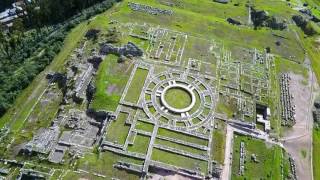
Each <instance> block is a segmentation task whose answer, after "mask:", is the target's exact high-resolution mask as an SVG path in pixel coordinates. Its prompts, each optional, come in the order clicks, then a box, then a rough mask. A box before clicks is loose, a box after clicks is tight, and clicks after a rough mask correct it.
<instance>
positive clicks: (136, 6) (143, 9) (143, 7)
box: [128, 2, 173, 15]
mask: <svg viewBox="0 0 320 180" xmlns="http://www.w3.org/2000/svg"><path fill="white" fill-rule="evenodd" d="M128 5H129V7H130V8H131V9H132V10H133V11H141V12H145V13H148V14H152V15H159V14H163V15H172V14H173V11H172V10H163V9H159V8H155V7H151V6H147V5H143V4H139V3H133V2H129V3H128Z"/></svg>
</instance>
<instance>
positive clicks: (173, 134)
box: [158, 128, 208, 146]
mask: <svg viewBox="0 0 320 180" xmlns="http://www.w3.org/2000/svg"><path fill="white" fill-rule="evenodd" d="M158 135H161V136H166V137H171V138H176V139H179V140H182V141H186V142H190V143H194V144H199V145H204V146H207V145H208V141H207V140H204V139H200V138H197V137H194V136H190V135H187V134H183V133H180V132H174V131H171V130H167V129H163V128H159V129H158Z"/></svg>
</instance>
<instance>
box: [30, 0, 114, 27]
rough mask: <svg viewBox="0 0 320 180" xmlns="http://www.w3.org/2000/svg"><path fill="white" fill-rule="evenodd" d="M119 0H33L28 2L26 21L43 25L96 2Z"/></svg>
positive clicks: (70, 15)
mask: <svg viewBox="0 0 320 180" xmlns="http://www.w3.org/2000/svg"><path fill="white" fill-rule="evenodd" d="M114 1H117V0H32V1H31V3H26V4H27V7H26V9H27V12H28V15H27V16H26V19H25V23H26V24H27V25H31V26H35V25H36V26H42V25H47V24H56V23H59V22H63V21H65V20H67V19H69V18H70V17H72V16H73V15H75V14H78V13H80V12H82V10H83V9H85V8H88V7H90V6H92V5H94V4H97V3H101V2H109V3H113V2H114Z"/></svg>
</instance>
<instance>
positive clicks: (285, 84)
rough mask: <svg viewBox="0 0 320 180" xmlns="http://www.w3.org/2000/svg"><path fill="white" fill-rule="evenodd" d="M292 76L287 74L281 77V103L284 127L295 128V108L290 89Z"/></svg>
mask: <svg viewBox="0 0 320 180" xmlns="http://www.w3.org/2000/svg"><path fill="white" fill-rule="evenodd" d="M290 79H291V78H290V76H289V74H287V73H283V74H281V75H280V103H281V110H282V111H281V117H282V120H283V121H282V123H281V124H282V125H284V126H293V125H294V124H295V106H294V105H293V102H292V99H293V96H292V94H291V92H290V89H289V83H290Z"/></svg>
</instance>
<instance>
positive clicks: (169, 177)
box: [148, 170, 191, 180]
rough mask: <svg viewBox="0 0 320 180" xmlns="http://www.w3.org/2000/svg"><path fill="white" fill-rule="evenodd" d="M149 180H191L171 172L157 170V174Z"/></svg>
mask: <svg viewBox="0 0 320 180" xmlns="http://www.w3.org/2000/svg"><path fill="white" fill-rule="evenodd" d="M148 180H191V179H190V178H188V177H185V176H182V175H179V174H175V173H173V172H170V171H165V170H157V172H156V173H155V174H153V175H152V177H150V178H149V179H148Z"/></svg>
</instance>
